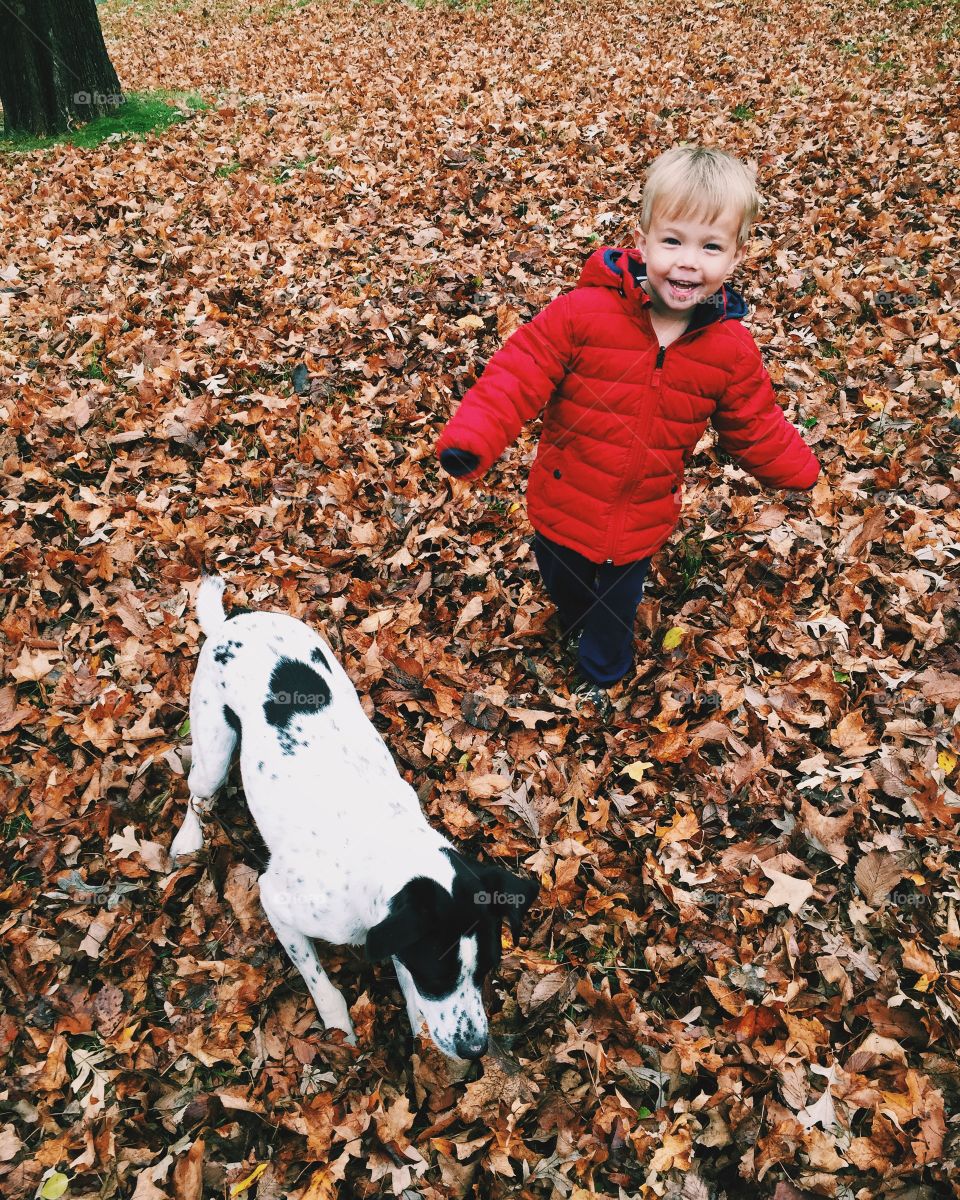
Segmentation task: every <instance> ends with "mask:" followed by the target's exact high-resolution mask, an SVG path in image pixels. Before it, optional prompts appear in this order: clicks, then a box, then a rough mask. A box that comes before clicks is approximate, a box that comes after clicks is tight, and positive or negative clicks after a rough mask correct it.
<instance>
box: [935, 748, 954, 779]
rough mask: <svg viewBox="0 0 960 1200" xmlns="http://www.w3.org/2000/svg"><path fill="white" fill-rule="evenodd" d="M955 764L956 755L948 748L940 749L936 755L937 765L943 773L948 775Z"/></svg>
mask: <svg viewBox="0 0 960 1200" xmlns="http://www.w3.org/2000/svg"><path fill="white" fill-rule="evenodd" d="M956 765H957V756H956V755H955V754H951V753H950V751H949V750H941V751H940V753H939V754H938V755H937V766H938V767H939V768H940V770H941V771H942V772H943V773H944V775H949V774H950V772H951V771H952V770H953V768H954V767H955V766H956Z"/></svg>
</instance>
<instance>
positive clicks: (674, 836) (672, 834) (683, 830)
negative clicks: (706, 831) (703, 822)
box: [656, 812, 700, 845]
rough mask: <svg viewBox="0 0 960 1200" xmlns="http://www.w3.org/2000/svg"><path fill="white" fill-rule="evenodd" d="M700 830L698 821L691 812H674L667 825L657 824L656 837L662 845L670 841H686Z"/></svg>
mask: <svg viewBox="0 0 960 1200" xmlns="http://www.w3.org/2000/svg"><path fill="white" fill-rule="evenodd" d="M699 832H700V822H699V821H698V820H697V818H696V814H695V813H692V812H685V813H674V815H673V819H672V820H671V821H670V824H669V825H658V826H657V830H656V833H657V837H658V838H659V839H660V841H661V843H662V844H663V845H668V844H669V843H670V842H687V841H689V840H690V839H691V838H694V837H696V836H697V834H698V833H699Z"/></svg>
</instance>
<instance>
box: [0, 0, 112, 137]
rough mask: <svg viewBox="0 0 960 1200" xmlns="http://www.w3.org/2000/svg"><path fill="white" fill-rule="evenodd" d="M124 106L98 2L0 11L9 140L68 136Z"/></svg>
mask: <svg viewBox="0 0 960 1200" xmlns="http://www.w3.org/2000/svg"><path fill="white" fill-rule="evenodd" d="M122 103H123V96H122V95H121V92H120V81H119V79H118V78H117V73H116V71H115V70H114V69H113V63H112V62H111V61H110V56H109V55H108V54H107V48H106V46H105V45H104V41H103V33H102V32H101V30H100V18H99V17H98V16H97V5H96V0H3V3H0V104H2V105H3V120H4V131H5V133H6V134H7V135H8V136H9V135H11V134H33V135H35V136H43V135H45V134H52V133H63V132H65V131H66V130H67V129H69V128H71V126H72V125H77V124H82V123H84V122H86V121H91V120H93V118H94V117H99V116H103V115H104V114H105V113H111V112H114V111H115V110H116V108H117V106H118V105H119V104H122Z"/></svg>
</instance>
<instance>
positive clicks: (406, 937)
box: [364, 879, 437, 962]
mask: <svg viewBox="0 0 960 1200" xmlns="http://www.w3.org/2000/svg"><path fill="white" fill-rule="evenodd" d="M436 886H437V885H436V884H435V883H434V882H433V881H432V880H425V879H414V880H412V881H411V882H410V883H408V884H406V885H405V886H404V887H403V888H401V889H400V891H399V892H397V894H396V895H395V896H394V898H393V899H392V900H391V901H390V911H389V912H388V913H387V915H386V916H385V917H384V918H383V920H382V921H381V922H380V923H379V924H377V925H374V926H373V928H372V929H369V930H367V940H366V944H365V946H364V949H365V951H366V955H367V958H368V959H369V960H370V961H371V962H379V961H380V960H381V959H384V958H392V957H393V955H394V954H399V953H400V951H401V950H405V949H406V948H407V947H408V946H410V945H412V943H413V942H415V941H416V940H417V939H418V938H420V937H422V936H423V932H424V929H425V928H426V927H427V926H428V920H427V918H428V915H429V910H430V908H431V903H432V895H431V890H432V889H435V888H436Z"/></svg>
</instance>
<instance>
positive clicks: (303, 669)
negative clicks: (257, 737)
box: [263, 658, 330, 741]
mask: <svg viewBox="0 0 960 1200" xmlns="http://www.w3.org/2000/svg"><path fill="white" fill-rule="evenodd" d="M329 703H330V688H329V687H328V685H327V682H326V680H325V679H322V678H321V677H320V676H319V675H318V674H317V672H316V671H315V670H314V669H313V667H308V666H307V664H306V663H304V662H299V661H298V660H297V659H291V658H281V659H280V661H279V662H278V663H277V665H276V666H275V667H274V668H273V673H272V675H271V676H270V695H269V696H268V697H267V699H266V700H264V702H263V715H264V716H265V717H266V719H267V723H268V724H269V725H272V726H273V728H274V729H276V730H277V732H278V734H286V735H287V738H288V739H289V740H291V741H292V739H290V738H289V734H287V727H288V726H289V724H290V722H291V721H292V720H293V719H294V717H296V716H299V715H300V714H301V713H303V714H312V713H319V712H323V710H324V709H325V708H326V707H327V705H328V704H329ZM281 740H282V739H281Z"/></svg>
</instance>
